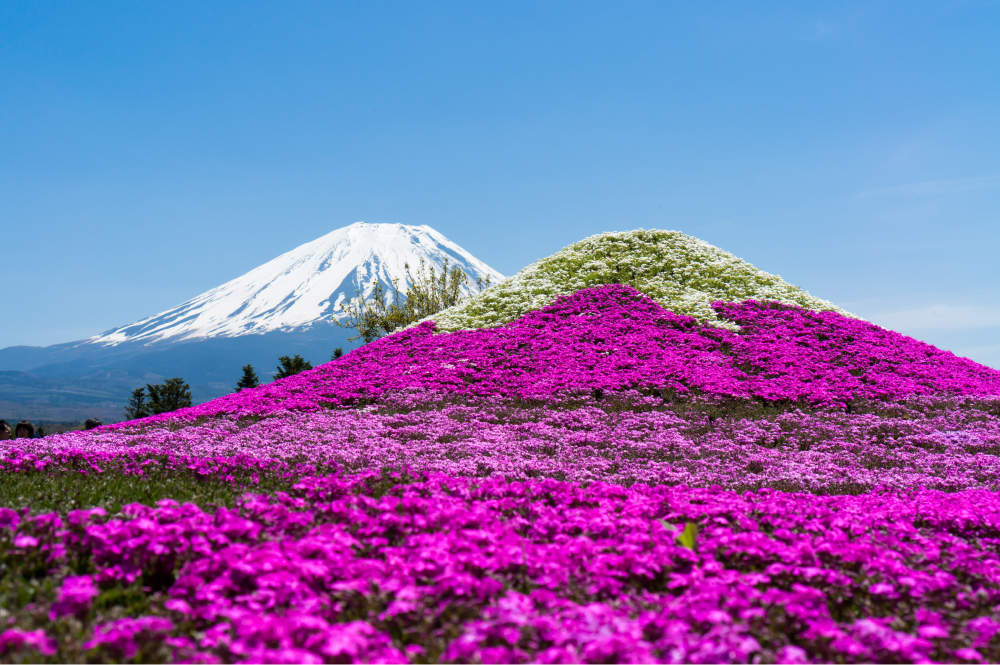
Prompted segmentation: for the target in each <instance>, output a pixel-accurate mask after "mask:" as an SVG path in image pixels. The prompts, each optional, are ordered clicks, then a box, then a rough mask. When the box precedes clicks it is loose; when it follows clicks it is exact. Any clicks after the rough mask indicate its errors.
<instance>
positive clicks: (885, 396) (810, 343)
mask: <svg viewBox="0 0 1000 665" xmlns="http://www.w3.org/2000/svg"><path fill="white" fill-rule="evenodd" d="M714 307H715V310H714V311H718V312H720V313H722V314H724V315H725V316H727V317H731V318H732V319H733V320H735V321H737V322H738V323H739V324H740V326H741V327H742V328H743V330H742V331H741V332H739V333H736V332H732V331H729V330H725V329H719V328H710V327H705V326H701V325H698V322H697V321H696V320H695V319H693V318H691V317H686V316H680V315H678V314H673V313H671V312H668V311H666V310H664V309H663V308H662V307H660V306H659V305H658V304H657V303H656V302H654V301H653V300H651V299H650V298H648V297H646V296H643V295H642V294H641V293H639V292H637V291H636V290H635V289H632V288H631V287H627V286H619V285H612V286H604V287H600V288H594V289H586V290H583V291H580V292H579V293H576V294H574V295H572V296H567V297H565V298H561V299H559V300H557V301H556V302H555V303H554V304H552V305H550V306H548V307H546V308H544V309H542V310H540V311H537V312H531V313H529V314H527V315H525V316H524V317H522V318H521V319H519V320H518V321H516V322H514V323H512V324H510V325H507V326H505V327H503V328H492V329H485V330H474V331H460V332H456V333H451V334H448V335H436V334H434V327H433V324H431V323H426V324H422V325H421V326H419V327H417V328H414V329H411V330H407V331H403V332H401V333H398V334H396V335H392V336H390V337H387V338H384V339H382V340H379V341H377V342H374V343H372V344H369V345H366V346H364V347H362V348H361V349H358V350H357V351H355V352H353V353H350V354H348V355H347V356H345V358H343V359H341V360H338V361H335V362H332V363H328V364H326V365H323V366H321V367H319V368H317V369H315V370H313V371H311V372H303V373H302V374H297V375H295V376H294V377H290V378H289V379H287V380H284V381H276V382H274V383H271V384H268V385H266V386H262V387H260V388H256V389H253V390H244V391H241V392H239V393H236V394H233V395H228V396H225V397H220V398H219V399H216V400H213V401H211V402H208V403H206V404H203V405H200V406H196V407H191V408H189V409H183V410H181V411H178V412H175V413H173V414H163V415H161V416H159V417H154V418H152V419H150V421H156V419H157V418H158V419H159V420H172V419H177V418H197V417H204V416H216V415H219V414H223V413H230V414H235V415H262V414H266V413H272V412H275V411H278V410H305V411H309V410H313V411H314V410H317V409H320V408H324V407H341V406H352V405H357V404H359V403H367V404H371V403H375V402H377V401H378V400H379V399H381V398H383V397H385V396H387V395H392V394H398V393H402V392H406V393H410V394H414V393H424V394H433V395H438V396H450V397H453V398H454V397H462V398H470V397H493V396H496V397H505V398H517V399H521V400H535V401H558V400H562V399H565V398H566V397H567V396H572V395H580V394H584V395H586V394H594V393H595V391H601V393H602V394H603V393H605V392H608V391H626V390H645V391H656V392H657V393H658V394H660V395H666V396H672V395H678V394H680V395H690V394H696V395H708V396H715V397H724V398H742V399H761V400H765V401H769V402H802V403H803V404H806V405H808V404H814V405H823V406H837V407H838V408H844V407H845V406H846V405H849V404H850V403H851V401H852V400H856V399H878V400H894V399H901V398H907V397H911V396H914V395H935V394H949V395H1000V372H997V371H996V370H993V369H990V368H987V367H983V366H982V365H979V364H977V363H974V362H972V361H971V360H968V359H965V358H958V357H956V356H955V355H953V354H952V353H950V352H947V351H941V350H939V349H936V348H934V347H933V346H931V345H929V344H925V343H923V342H918V341H917V340H914V339H912V338H910V337H905V336H903V335H900V334H898V333H894V332H891V331H888V330H884V329H882V328H879V327H878V326H876V325H874V324H871V323H868V322H866V321H860V320H857V319H851V318H848V317H845V316H842V315H840V314H837V313H835V312H813V311H809V310H805V309H801V308H799V307H793V306H788V305H781V304H778V303H769V302H765V303H760V302H755V301H747V302H744V303H739V304H725V303H716V304H715V305H714Z"/></svg>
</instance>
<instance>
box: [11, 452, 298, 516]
mask: <svg viewBox="0 0 1000 665" xmlns="http://www.w3.org/2000/svg"><path fill="white" fill-rule="evenodd" d="M148 459H150V460H154V461H157V460H162V461H163V462H164V463H161V464H148V465H147V466H145V467H143V468H144V470H143V475H141V476H140V475H136V474H135V473H132V472H130V471H129V470H127V469H126V468H124V467H126V466H134V462H130V463H128V464H125V463H119V464H116V463H115V462H114V461H111V460H109V461H108V462H106V463H105V466H104V468H102V470H101V472H99V473H95V472H93V471H91V472H89V473H83V472H82V471H83V469H73V468H72V467H68V466H62V465H61V466H60V467H59V468H58V470H56V471H49V470H37V469H33V468H29V469H25V470H23V471H19V472H17V473H7V472H5V473H4V474H3V482H2V483H0V506H10V507H14V506H18V507H21V506H26V507H28V508H30V509H31V511H32V512H36V513H40V512H48V511H58V512H59V513H63V514H65V513H68V512H69V511H72V510H80V509H85V508H104V509H105V510H106V511H108V514H111V515H114V514H116V513H118V512H119V511H120V510H121V507H122V506H123V505H125V504H129V503H142V504H145V505H147V506H152V505H155V504H156V502H157V501H160V500H161V499H173V500H174V501H177V502H179V503H189V502H190V503H196V504H198V505H200V506H210V505H216V506H233V505H235V504H236V502H237V501H238V500H239V498H240V497H241V496H243V494H244V493H246V492H248V491H252V492H256V493H262V494H269V493H273V492H277V491H287V490H288V488H289V487H291V485H292V484H293V483H294V480H291V479H289V478H286V477H284V476H283V474H281V473H278V472H268V471H258V472H256V473H251V472H250V471H249V470H247V471H246V472H245V473H243V474H233V473H230V474H226V475H227V476H228V477H226V478H220V477H219V476H218V475H215V474H203V473H199V472H198V471H197V470H195V469H189V468H187V467H184V466H170V465H168V464H166V463H165V462H166V458H165V456H157V455H151V456H149V457H148ZM116 467H121V468H116ZM255 478H256V481H255Z"/></svg>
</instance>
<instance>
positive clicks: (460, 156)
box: [0, 0, 1000, 367]
mask: <svg viewBox="0 0 1000 665" xmlns="http://www.w3.org/2000/svg"><path fill="white" fill-rule="evenodd" d="M998 34H1000V4H998V3H997V2H944V1H941V2H932V3H931V2H927V3H925V2H917V1H914V0H910V1H907V2H896V3H894V2H878V3H872V2H864V3H853V2H825V3H801V2H788V3H784V2H767V3H741V2H704V1H702V2H657V3H646V2H625V1H616V2H604V3H588V2H582V1H580V0H574V1H573V2H565V3H563V2H520V3H519V2H502V3H490V2H473V3H470V2H456V3H439V2H395V3H386V2H363V3H361V2H358V3H350V2H337V3H331V2H317V3H310V2H293V3H288V2H281V3H279V2H274V3H253V2H234V3H224V2H212V3H204V2H190V3H188V2H182V1H180V0H171V1H170V2H161V3H155V2H146V3H135V2H121V3H116V2H110V1H109V2H101V3H78V2H75V3H66V4H63V3H51V2H50V3H43V2H24V3H19V2H4V3H0V239H2V241H3V243H4V247H3V252H2V255H3V257H4V258H3V260H2V261H0V300H2V302H3V303H4V309H5V310H6V312H7V314H6V315H5V316H3V317H2V321H3V322H2V323H0V347H4V346H9V345H14V344H29V345H48V344H53V343H58V342H65V341H71V340H75V339H80V338H83V337H87V336H90V335H93V334H96V333H98V332H101V331H103V330H106V329H108V328H111V327H113V326H118V325H123V324H126V323H129V322H131V321H134V320H136V319H139V318H141V317H144V316H146V315H149V314H152V313H155V312H158V311H160V310H163V309H166V308H168V307H171V306H173V305H175V304H178V303H179V302H181V301H183V300H186V299H187V298H190V297H192V296H195V295H197V294H199V293H201V292H203V291H205V290H207V289H209V288H212V287H214V286H217V285H219V284H221V283H222V282H224V281H227V280H229V279H231V278H233V277H236V276H238V275H240V274H242V273H243V272H245V271H247V270H249V269H251V268H253V267H255V266H257V265H259V264H261V263H263V262H265V261H267V260H269V259H271V258H273V257H274V256H276V255H278V254H280V253H281V252H284V251H287V250H289V249H292V248H293V247H295V246H297V245H299V244H301V243H303V242H306V241H309V240H312V239H314V238H316V237H318V236H320V235H323V234H325V233H327V232H329V231H331V230H333V229H335V228H339V227H341V226H344V225H347V224H350V223H352V222H355V221H359V220H363V221H367V222H400V223H404V224H429V225H431V226H433V227H434V228H436V229H438V230H439V231H441V232H442V233H444V234H445V235H446V236H448V237H450V238H451V239H452V240H454V241H456V242H458V243H459V244H460V245H462V246H464V247H465V248H466V249H468V250H469V251H471V252H472V253H473V254H475V255H476V256H478V257H479V258H481V259H482V260H484V261H486V262H487V263H489V264H490V265H492V266H493V267H495V268H496V269H498V270H500V271H501V272H503V273H505V274H512V273H514V272H516V271H517V270H518V269H520V268H521V267H523V266H525V265H527V264H528V263H530V262H532V261H534V260H536V259H538V258H541V257H543V256H546V255H549V254H551V253H552V252H554V251H556V250H558V249H559V248H561V247H563V246H565V245H567V244H569V243H571V242H573V241H575V240H578V239H580V238H583V237H585V236H588V235H591V234H594V233H599V232H602V231H611V230H627V229H633V228H639V227H643V228H665V229H677V230H680V231H683V232H685V233H689V234H691V235H695V236H698V237H700V238H702V239H704V240H706V241H708V242H710V243H712V244H714V245H717V246H719V247H722V248H724V249H727V250H729V251H731V252H733V253H734V254H736V255H737V256H740V257H741V258H744V259H746V260H748V261H750V262H751V263H753V264H755V265H756V266H757V267H759V268H761V269H763V270H767V271H769V272H773V273H777V274H780V275H781V276H782V277H784V278H785V279H786V280H788V281H790V282H792V283H794V284H797V285H799V286H802V287H804V288H806V289H807V290H809V291H810V292H811V293H813V294H814V295H817V296H819V297H822V298H826V299H828V300H832V301H834V302H835V303H837V304H839V305H841V306H843V307H846V308H847V309H850V310H852V311H855V312H857V313H859V314H861V315H862V316H864V317H865V318H868V319H870V320H872V321H875V322H876V323H880V324H882V325H886V326H887V327H891V328H894V329H896V330H899V331H901V332H905V333H907V334H911V335H914V336H915V337H918V338H920V339H924V340H927V341H930V342H932V343H934V344H937V345H939V346H941V347H943V348H948V349H951V350H954V351H956V352H957V353H960V354H961V355H968V356H970V357H972V358H974V359H976V360H979V361H980V362H984V363H986V364H990V365H992V366H994V367H1000V335H998V333H1000V288H998V286H1000V267H998V266H1000V261H997V251H998V248H1000V217H998V211H1000V150H998V147H1000V39H997V35H998Z"/></svg>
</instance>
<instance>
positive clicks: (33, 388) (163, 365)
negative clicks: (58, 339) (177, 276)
mask: <svg viewBox="0 0 1000 665" xmlns="http://www.w3.org/2000/svg"><path fill="white" fill-rule="evenodd" d="M421 260H423V261H424V263H425V264H426V265H427V266H428V267H433V268H435V269H436V270H437V271H439V272H440V270H441V269H442V268H443V267H444V264H445V261H446V260H447V261H448V265H449V266H458V267H459V268H461V269H462V270H464V271H465V272H466V273H467V274H468V275H469V276H470V277H471V278H472V281H473V282H474V281H475V280H476V279H485V278H487V277H488V278H489V279H490V280H491V281H493V282H494V283H495V282H497V281H499V280H502V279H503V278H504V277H503V275H501V274H500V273H498V272H497V271H496V270H493V269H492V268H490V267H489V266H488V265H486V264H485V263H483V262H482V261H480V260H478V259H477V258H476V257H474V256H473V255H472V254H470V253H469V252H467V251H466V250H464V249H462V248H461V247H460V246H459V245H457V244H456V243H454V242H452V241H451V240H449V239H448V238H446V237H445V236H443V235H442V234H440V233H438V232H437V231H435V230H434V229H432V228H431V227H429V226H405V225H403V224H367V223H364V222H358V223H356V224H351V225H350V226H347V227H344V228H341V229H337V230H336V231H333V232H331V233H328V234H327V235H325V236H323V237H321V238H318V239H316V240H313V241H312V242H308V243H306V244H304V245H301V246H299V247H297V248H295V249H293V250H291V251H290V252H286V253H285V254H282V255H281V256H278V257H277V258H275V259H273V260H271V261H268V262H267V263H265V264H263V265H261V266H259V267H257V268H254V269H253V270H251V271H249V272H247V273H246V274H244V275H241V276H239V277H237V278H236V279H233V280H231V281H229V282H226V283H225V284H222V285H221V286H218V287H216V288H214V289H211V290H210V291H206V292H205V293H203V294H201V295H199V296H196V297H194V298H191V299H190V300H188V301H186V302H183V303H181V304H179V305H177V306H176V307H172V308H170V309H168V310H166V311H164V312H160V313H158V314H154V315H152V316H149V317H146V318H144V319H141V320H139V321H136V322H135V323H131V324H129V325H126V326H121V327H117V328H112V329H110V330H107V331H105V332H103V333H101V334H99V335H96V336H94V337H91V338H89V339H85V340H79V341H76V342H69V343H66V344H57V345H54V346H49V347H25V346H15V347H9V348H6V349H0V417H4V416H12V417H17V418H20V417H29V418H30V417H34V418H36V419H38V418H47V419H51V420H60V419H62V420H65V419H74V418H78V417H87V416H89V415H99V416H100V417H103V418H104V419H105V421H106V422H107V420H108V419H119V418H120V417H121V411H122V408H123V406H124V403H125V401H126V400H127V398H128V394H129V392H131V390H133V389H134V388H136V387H141V386H143V385H145V384H146V383H154V382H157V381H160V380H162V379H164V378H167V377H171V376H181V377H183V378H184V379H185V380H187V381H188V382H189V383H190V384H191V388H192V393H193V397H194V399H195V400H196V401H204V400H207V399H211V398H213V397H217V396H218V395H221V394H223V393H226V392H229V391H231V390H232V389H233V388H232V386H233V384H235V382H236V380H237V379H238V378H239V376H240V368H241V367H242V366H243V365H245V364H247V363H250V364H252V365H254V367H255V368H256V370H257V373H258V374H259V375H260V376H261V378H262V380H266V379H267V378H268V375H269V374H273V371H272V370H273V368H274V366H275V365H276V364H277V359H278V356H281V355H294V354H300V355H302V356H303V357H305V358H306V359H307V360H309V361H311V362H312V363H313V364H314V365H318V364H321V363H324V362H327V361H328V360H329V359H330V354H331V352H332V351H333V349H334V348H335V347H338V346H340V347H343V348H345V349H347V348H350V347H353V346H356V344H350V343H348V341H347V337H348V336H350V332H349V331H348V330H347V329H344V328H341V327H339V326H336V325H335V324H334V318H335V317H337V318H342V317H343V316H344V314H343V313H342V312H341V311H340V310H339V305H340V304H342V303H343V302H344V301H345V300H349V299H351V298H353V297H355V296H356V295H357V294H358V293H359V292H360V293H361V294H362V295H363V296H364V297H366V298H367V297H369V296H370V295H371V292H372V289H373V281H378V282H380V283H382V285H383V286H384V287H388V286H390V285H391V282H392V280H393V279H398V280H399V283H400V286H401V287H402V286H403V285H404V284H405V283H406V266H407V265H409V267H410V270H411V272H415V271H416V269H417V268H418V267H419V265H420V262H421ZM465 292H466V293H468V292H469V290H468V287H466V289H465ZM85 414H86V415H85ZM8 420H9V418H8Z"/></svg>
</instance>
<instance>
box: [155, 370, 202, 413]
mask: <svg viewBox="0 0 1000 665" xmlns="http://www.w3.org/2000/svg"><path fill="white" fill-rule="evenodd" d="M146 390H147V391H148V392H149V413H150V414H154V415H155V414H157V413H166V412H167V411H176V410H177V409H183V408H184V407H186V406H191V386H189V385H188V384H187V383H185V382H184V379H182V378H180V377H174V378H172V379H167V380H166V381H165V382H163V383H158V384H155V385H150V384H148V383H147V384H146Z"/></svg>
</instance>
